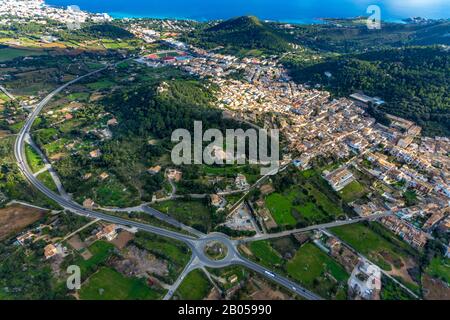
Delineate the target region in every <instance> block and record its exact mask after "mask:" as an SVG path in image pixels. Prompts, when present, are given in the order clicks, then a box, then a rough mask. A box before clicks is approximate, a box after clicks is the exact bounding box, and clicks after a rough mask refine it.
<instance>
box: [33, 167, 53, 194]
mask: <svg viewBox="0 0 450 320" xmlns="http://www.w3.org/2000/svg"><path fill="white" fill-rule="evenodd" d="M37 178H38V179H39V180H40V181H41V182H42V183H43V184H44V185H45V186H46V187H47V188H49V189H50V190H52V191H53V192H58V188H57V187H56V185H55V182H54V181H53V178H52V176H51V174H50V172H48V171H45V172H42V173H41V174H39V175H38V176H37Z"/></svg>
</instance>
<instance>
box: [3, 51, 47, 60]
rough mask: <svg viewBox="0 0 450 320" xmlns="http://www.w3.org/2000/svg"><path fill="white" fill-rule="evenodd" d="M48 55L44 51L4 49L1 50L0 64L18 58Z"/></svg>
mask: <svg viewBox="0 0 450 320" xmlns="http://www.w3.org/2000/svg"><path fill="white" fill-rule="evenodd" d="M39 55H46V53H45V52H44V51H38V50H27V49H15V48H2V49H0V62H5V61H8V60H13V59H15V58H18V57H30V56H39Z"/></svg>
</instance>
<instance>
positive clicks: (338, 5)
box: [46, 0, 450, 23]
mask: <svg viewBox="0 0 450 320" xmlns="http://www.w3.org/2000/svg"><path fill="white" fill-rule="evenodd" d="M46 2H47V4H50V5H56V6H67V5H78V6H79V7H80V8H81V9H82V10H85V11H90V12H98V13H103V12H107V13H109V14H110V15H111V16H113V17H115V18H143V17H148V18H174V19H193V20H198V21H206V20H215V19H228V18H231V17H236V16H242V15H255V16H258V17H259V18H261V19H267V20H274V21H281V22H287V23H313V22H318V21H319V19H320V18H328V17H329V18H349V17H356V16H367V15H368V14H367V12H366V10H367V8H368V6H369V5H373V4H375V5H378V6H379V7H380V8H381V16H382V20H384V21H401V20H402V19H404V18H409V17H416V16H420V17H423V18H433V19H437V18H449V17H450V0H221V1H219V0H163V1H160V0H126V1H124V0H46Z"/></svg>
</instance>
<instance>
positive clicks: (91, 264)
mask: <svg viewBox="0 0 450 320" xmlns="http://www.w3.org/2000/svg"><path fill="white" fill-rule="evenodd" d="M113 249H114V246H113V245H112V244H111V243H108V242H105V241H96V242H94V243H93V244H92V245H91V246H90V247H89V248H88V250H89V252H90V253H91V254H92V256H91V257H90V258H89V259H88V260H84V259H83V258H82V257H78V258H77V260H76V261H75V265H78V266H79V267H80V269H81V274H82V275H87V274H91V273H92V272H93V271H95V269H96V267H97V266H98V265H100V264H101V263H103V262H105V261H106V260H107V259H108V258H109V256H110V255H111V253H112V251H113Z"/></svg>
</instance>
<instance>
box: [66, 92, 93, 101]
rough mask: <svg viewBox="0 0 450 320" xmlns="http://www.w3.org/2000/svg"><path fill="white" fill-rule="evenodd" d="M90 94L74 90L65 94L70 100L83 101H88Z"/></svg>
mask: <svg viewBox="0 0 450 320" xmlns="http://www.w3.org/2000/svg"><path fill="white" fill-rule="evenodd" d="M89 96H90V94H89V93H88V92H74V93H71V94H69V95H68V96H67V99H68V100H70V101H79V102H84V101H88V99H89Z"/></svg>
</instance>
